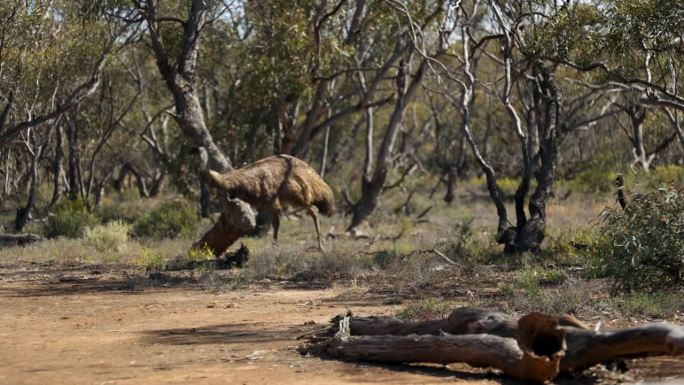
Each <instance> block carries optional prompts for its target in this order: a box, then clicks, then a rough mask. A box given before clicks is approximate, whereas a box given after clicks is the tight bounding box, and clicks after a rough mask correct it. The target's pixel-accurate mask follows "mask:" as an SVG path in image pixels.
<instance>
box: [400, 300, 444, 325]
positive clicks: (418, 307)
mask: <svg viewBox="0 0 684 385" xmlns="http://www.w3.org/2000/svg"><path fill="white" fill-rule="evenodd" d="M449 310H451V307H450V306H449V305H448V304H446V303H444V302H442V301H440V300H437V299H432V298H431V299H425V300H422V301H420V302H417V303H414V304H410V305H407V306H406V307H404V308H403V309H401V310H400V311H399V312H398V313H397V318H400V319H403V320H407V321H426V320H432V319H438V318H443V317H445V316H446V315H447V314H449Z"/></svg>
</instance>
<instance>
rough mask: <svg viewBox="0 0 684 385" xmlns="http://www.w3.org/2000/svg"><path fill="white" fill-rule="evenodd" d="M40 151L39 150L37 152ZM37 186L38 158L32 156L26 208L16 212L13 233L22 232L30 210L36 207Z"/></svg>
mask: <svg viewBox="0 0 684 385" xmlns="http://www.w3.org/2000/svg"><path fill="white" fill-rule="evenodd" d="M39 151H41V150H39ZM37 186H38V156H37V155H34V158H33V160H32V162H31V184H30V187H29V193H28V200H27V202H26V206H24V207H21V208H19V209H18V210H17V217H16V219H15V221H14V231H15V232H17V233H20V232H22V231H23V230H24V226H26V222H28V219H29V216H30V215H31V210H33V207H34V206H35V205H36V188H37Z"/></svg>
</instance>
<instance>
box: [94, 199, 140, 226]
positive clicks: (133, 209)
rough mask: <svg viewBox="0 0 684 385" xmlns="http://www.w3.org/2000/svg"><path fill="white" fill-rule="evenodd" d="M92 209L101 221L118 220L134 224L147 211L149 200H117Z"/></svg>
mask: <svg viewBox="0 0 684 385" xmlns="http://www.w3.org/2000/svg"><path fill="white" fill-rule="evenodd" d="M93 211H94V214H95V216H97V218H98V219H99V220H100V222H102V223H109V222H115V221H119V222H124V223H129V224H134V223H135V222H136V221H138V220H139V219H140V218H142V216H143V215H145V213H146V212H147V211H149V201H140V200H134V201H130V202H117V203H115V204H104V205H102V206H99V207H98V208H96V209H95V210H93Z"/></svg>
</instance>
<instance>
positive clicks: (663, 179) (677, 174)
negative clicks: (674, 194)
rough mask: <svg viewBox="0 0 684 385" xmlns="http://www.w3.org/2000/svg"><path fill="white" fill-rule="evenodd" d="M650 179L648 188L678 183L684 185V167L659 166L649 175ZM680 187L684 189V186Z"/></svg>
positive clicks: (672, 165) (675, 165) (673, 165)
mask: <svg viewBox="0 0 684 385" xmlns="http://www.w3.org/2000/svg"><path fill="white" fill-rule="evenodd" d="M648 177H649V178H648V186H649V187H651V188H654V189H655V188H660V187H662V186H669V185H675V184H677V183H679V184H682V183H684V166H680V165H677V164H666V165H659V166H656V167H655V168H654V169H653V171H651V172H650V173H649V174H648ZM678 187H684V185H680V186H678Z"/></svg>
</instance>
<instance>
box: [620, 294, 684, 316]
mask: <svg viewBox="0 0 684 385" xmlns="http://www.w3.org/2000/svg"><path fill="white" fill-rule="evenodd" d="M611 302H612V303H613V304H614V305H615V306H616V307H617V308H618V309H620V311H621V312H622V314H624V315H625V316H627V317H636V316H641V317H643V316H649V317H660V318H669V317H672V316H673V315H676V314H677V312H678V311H680V310H682V308H684V295H682V293H631V294H625V295H622V296H618V297H615V298H613V299H612V300H611Z"/></svg>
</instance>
